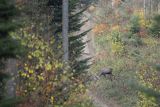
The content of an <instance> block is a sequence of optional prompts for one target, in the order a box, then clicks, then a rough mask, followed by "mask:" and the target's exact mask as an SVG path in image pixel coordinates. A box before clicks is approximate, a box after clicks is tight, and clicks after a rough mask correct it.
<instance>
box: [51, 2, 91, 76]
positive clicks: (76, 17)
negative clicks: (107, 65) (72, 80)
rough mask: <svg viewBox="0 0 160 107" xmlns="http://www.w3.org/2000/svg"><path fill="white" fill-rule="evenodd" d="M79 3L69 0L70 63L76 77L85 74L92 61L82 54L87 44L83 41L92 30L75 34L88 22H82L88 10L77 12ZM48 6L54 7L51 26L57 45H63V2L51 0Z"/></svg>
mask: <svg viewBox="0 0 160 107" xmlns="http://www.w3.org/2000/svg"><path fill="white" fill-rule="evenodd" d="M79 3H80V1H79V0H69V61H70V66H71V68H72V70H73V71H74V75H75V76H78V75H79V74H81V73H84V72H85V71H86V70H87V69H88V68H89V65H88V60H89V59H90V58H88V59H82V53H83V51H84V48H85V44H86V43H85V42H83V41H82V38H83V37H84V36H85V35H86V34H87V33H88V32H89V31H90V30H86V31H85V32H83V33H80V34H78V35H75V33H76V32H78V31H80V29H81V27H82V26H83V25H84V24H85V22H86V21H87V20H85V21H81V18H82V13H83V12H84V11H85V10H86V8H85V9H82V10H81V11H77V6H78V4H79ZM48 6H52V9H53V13H54V14H53V18H52V22H51V25H52V28H53V29H54V31H53V34H54V35H55V40H56V44H61V43H62V37H61V33H62V11H61V10H62V0H58V1H57V0H56V1H55V0H49V2H48ZM56 46H57V45H56Z"/></svg>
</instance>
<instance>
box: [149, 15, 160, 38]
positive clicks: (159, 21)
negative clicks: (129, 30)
mask: <svg viewBox="0 0 160 107" xmlns="http://www.w3.org/2000/svg"><path fill="white" fill-rule="evenodd" d="M149 30H150V33H151V35H152V36H153V37H158V38H159V37H160V15H156V16H155V17H154V18H153V20H152V23H151V27H150V28H149Z"/></svg>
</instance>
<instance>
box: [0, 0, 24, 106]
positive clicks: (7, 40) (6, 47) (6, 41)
mask: <svg viewBox="0 0 160 107" xmlns="http://www.w3.org/2000/svg"><path fill="white" fill-rule="evenodd" d="M16 14H17V9H16V7H15V6H14V4H13V2H12V1H11V0H1V1H0V64H1V65H0V91H1V92H0V102H1V104H0V106H3V107H5V106H6V104H7V105H10V107H11V105H12V104H13V103H16V102H14V100H13V99H8V100H6V99H4V94H5V90H4V88H5V83H6V81H7V80H8V79H9V76H8V75H10V74H6V73H5V72H4V67H5V64H4V62H5V60H6V59H7V58H10V57H12V58H15V57H17V56H18V55H19V54H20V53H21V52H20V51H19V48H20V46H21V45H20V43H19V42H18V41H17V40H16V39H15V38H14V37H12V36H11V35H10V32H13V31H15V29H16V28H17V26H18V25H17V23H16V22H15V20H14V16H15V15H16ZM2 66H3V67H2ZM12 106H13V105H12ZM7 107H9V106H7Z"/></svg>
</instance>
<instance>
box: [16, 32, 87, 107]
mask: <svg viewBox="0 0 160 107" xmlns="http://www.w3.org/2000/svg"><path fill="white" fill-rule="evenodd" d="M21 32H23V33H22V34H21V36H18V38H19V39H22V41H21V42H22V44H23V46H24V47H25V48H26V49H27V52H26V55H25V56H24V57H23V59H22V60H21V61H19V63H18V70H19V72H18V73H19V74H18V76H17V80H18V83H17V96H23V97H24V98H25V100H24V102H23V103H22V104H20V105H19V106H20V107H25V106H26V107H45V106H54V107H56V106H57V107H63V106H65V104H67V102H69V101H70V97H72V96H74V94H73V93H78V94H79V95H81V94H80V93H84V92H85V90H86V87H85V85H84V83H83V81H82V79H84V78H80V77H81V76H79V78H74V77H73V72H71V68H70V67H69V66H68V65H66V64H63V63H62V62H61V61H59V60H57V58H55V57H56V55H55V54H54V51H53V50H52V47H51V45H53V43H54V40H53V39H52V40H51V41H50V42H49V43H48V42H45V41H44V40H43V39H42V38H41V37H38V36H36V35H34V34H29V33H27V32H25V29H22V31H21ZM83 77H85V76H83ZM82 95H83V94H82ZM71 102H72V101H71Z"/></svg>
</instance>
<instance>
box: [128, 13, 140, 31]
mask: <svg viewBox="0 0 160 107" xmlns="http://www.w3.org/2000/svg"><path fill="white" fill-rule="evenodd" d="M139 21H140V18H139V17H138V16H132V17H131V20H130V24H131V25H130V31H131V32H132V33H133V34H135V33H139V32H140V23H139Z"/></svg>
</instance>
